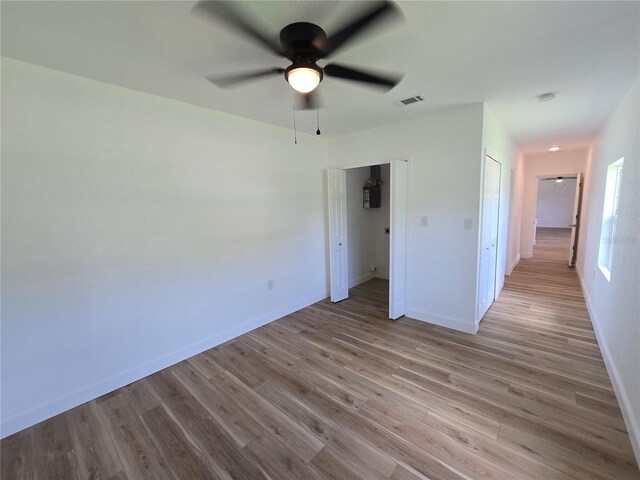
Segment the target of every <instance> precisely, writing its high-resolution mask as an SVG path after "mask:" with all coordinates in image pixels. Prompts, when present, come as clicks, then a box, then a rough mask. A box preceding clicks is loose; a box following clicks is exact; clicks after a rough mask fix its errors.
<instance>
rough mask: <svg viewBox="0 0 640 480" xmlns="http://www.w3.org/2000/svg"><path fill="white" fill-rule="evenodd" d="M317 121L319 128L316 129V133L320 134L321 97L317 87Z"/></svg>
mask: <svg viewBox="0 0 640 480" xmlns="http://www.w3.org/2000/svg"><path fill="white" fill-rule="evenodd" d="M316 121H317V124H318V129H317V130H316V135H320V99H319V98H318V89H317V88H316Z"/></svg>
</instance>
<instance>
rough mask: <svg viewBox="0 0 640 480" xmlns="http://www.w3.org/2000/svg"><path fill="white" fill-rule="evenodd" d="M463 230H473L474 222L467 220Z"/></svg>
mask: <svg viewBox="0 0 640 480" xmlns="http://www.w3.org/2000/svg"><path fill="white" fill-rule="evenodd" d="M463 228H464V229H465V230H471V229H472V228H473V221H472V220H471V219H470V218H465V219H464V226H463Z"/></svg>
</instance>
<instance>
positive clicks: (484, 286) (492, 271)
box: [478, 155, 502, 318]
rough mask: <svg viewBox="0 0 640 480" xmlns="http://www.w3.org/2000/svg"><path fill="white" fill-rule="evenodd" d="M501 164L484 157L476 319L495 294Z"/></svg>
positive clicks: (480, 316)
mask: <svg viewBox="0 0 640 480" xmlns="http://www.w3.org/2000/svg"><path fill="white" fill-rule="evenodd" d="M501 175H502V165H501V164H500V163H499V162H497V161H495V160H494V159H493V158H491V157H490V156H488V155H487V156H486V157H485V164H484V185H483V190H482V191H483V197H482V217H481V222H482V223H481V225H480V227H481V230H480V242H481V248H482V250H481V252H480V273H479V278H478V318H482V317H483V316H484V314H485V313H486V311H487V310H488V309H489V307H490V306H491V304H492V303H493V301H494V300H495V296H496V280H497V279H496V269H497V259H498V257H497V250H498V226H499V215H500V178H501Z"/></svg>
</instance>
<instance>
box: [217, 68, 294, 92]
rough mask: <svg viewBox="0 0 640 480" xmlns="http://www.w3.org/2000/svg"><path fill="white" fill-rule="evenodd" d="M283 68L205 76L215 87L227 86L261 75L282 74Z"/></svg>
mask: <svg viewBox="0 0 640 480" xmlns="http://www.w3.org/2000/svg"><path fill="white" fill-rule="evenodd" d="M283 73H284V68H266V69H262V70H252V71H249V72H243V73H236V74H231V75H220V76H217V75H207V76H205V78H206V79H207V80H209V81H210V82H211V83H213V84H214V85H215V86H217V87H222V88H227V87H232V86H234V85H238V84H240V83H244V82H248V81H250V80H255V79H258V78H262V77H268V76H271V75H275V74H278V75H282V74H283Z"/></svg>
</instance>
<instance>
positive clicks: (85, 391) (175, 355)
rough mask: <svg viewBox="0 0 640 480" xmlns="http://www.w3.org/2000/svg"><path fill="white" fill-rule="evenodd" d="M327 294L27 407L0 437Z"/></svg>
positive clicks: (0, 427)
mask: <svg viewBox="0 0 640 480" xmlns="http://www.w3.org/2000/svg"><path fill="white" fill-rule="evenodd" d="M326 297H327V296H326V294H325V293H322V294H318V295H314V296H312V297H309V298H306V299H304V300H302V301H300V302H296V303H294V304H291V305H288V306H286V307H283V308H280V309H278V310H275V311H272V312H269V313H266V314H264V315H261V316H259V317H257V318H254V319H252V320H249V321H247V322H244V323H243V324H241V325H237V326H235V327H233V328H230V329H229V330H226V331H224V332H221V333H218V334H216V335H213V336H211V337H208V338H206V339H204V340H200V341H198V342H196V343H192V344H191V345H188V346H186V347H183V348H181V349H179V350H176V351H174V352H172V353H169V354H167V355H163V356H162V357H160V358H156V359H154V360H151V361H149V362H147V363H145V364H143V365H140V366H138V367H135V368H132V369H130V370H127V371H124V372H120V373H117V374H115V375H112V376H109V377H107V378H104V379H102V380H99V381H97V382H95V383H92V384H90V385H86V386H84V387H82V388H80V389H78V390H76V391H73V392H70V393H68V394H65V395H60V396H58V397H55V398H52V399H49V400H47V401H44V402H41V403H39V404H36V405H33V406H31V407H28V408H25V409H24V410H21V411H19V412H16V413H14V414H12V415H9V416H7V417H5V418H3V419H2V420H1V421H0V438H4V437H6V436H9V435H11V434H13V433H16V432H19V431H20V430H23V429H25V428H28V427H30V426H32V425H35V424H36V423H39V422H42V421H43V420H46V419H48V418H51V417H53V416H55V415H58V414H60V413H62V412H65V411H67V410H70V409H72V408H74V407H77V406H78V405H82V404H83V403H86V402H88V401H90V400H93V399H95V398H98V397H100V396H102V395H105V394H107V393H109V392H112V391H114V390H116V389H118V388H120V387H124V386H125V385H128V384H130V383H132V382H135V381H136V380H140V379H141V378H144V377H147V376H149V375H151V374H153V373H156V372H158V371H160V370H163V369H165V368H167V367H170V366H171V365H175V364H176V363H179V362H181V361H183V360H185V359H187V358H190V357H193V356H194V355H197V354H198V353H201V352H204V351H205V350H209V349H210V348H213V347H215V346H216V345H220V344H221V343H224V342H227V341H229V340H232V339H233V338H236V337H238V336H240V335H243V334H245V333H247V332H250V331H251V330H254V329H256V328H258V327H261V326H262V325H266V324H267V323H270V322H273V321H274V320H277V319H279V318H282V317H284V316H286V315H289V314H291V313H293V312H296V311H298V310H301V309H303V308H305V307H308V306H309V305H311V304H314V303H316V302H319V301H321V300H324V299H325V298H326Z"/></svg>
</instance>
